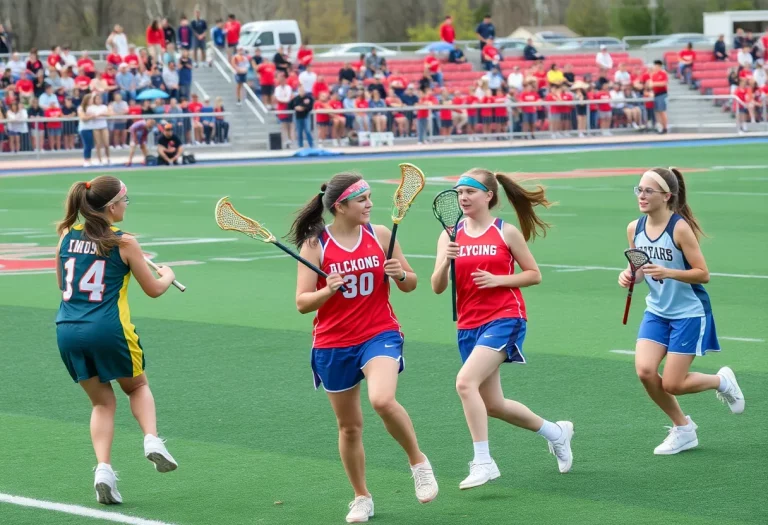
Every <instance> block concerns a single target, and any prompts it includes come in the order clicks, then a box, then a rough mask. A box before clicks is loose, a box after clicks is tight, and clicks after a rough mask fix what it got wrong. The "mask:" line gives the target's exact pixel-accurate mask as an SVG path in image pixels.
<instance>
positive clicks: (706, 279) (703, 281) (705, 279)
mask: <svg viewBox="0 0 768 525" xmlns="http://www.w3.org/2000/svg"><path fill="white" fill-rule="evenodd" d="M708 282H709V270H702V271H701V284H707V283H708Z"/></svg>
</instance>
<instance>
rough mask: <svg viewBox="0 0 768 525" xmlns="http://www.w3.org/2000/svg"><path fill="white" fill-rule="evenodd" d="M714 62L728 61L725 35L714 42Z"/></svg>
mask: <svg viewBox="0 0 768 525" xmlns="http://www.w3.org/2000/svg"><path fill="white" fill-rule="evenodd" d="M714 55H715V60H728V51H726V49H725V35H720V37H719V38H718V39H717V42H715V50H714Z"/></svg>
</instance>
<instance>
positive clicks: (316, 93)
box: [299, 75, 331, 99]
mask: <svg viewBox="0 0 768 525" xmlns="http://www.w3.org/2000/svg"><path fill="white" fill-rule="evenodd" d="M299 80H301V75H299ZM323 91H328V92H330V91H331V89H330V87H329V86H328V83H327V82H326V81H325V77H324V76H323V75H318V76H317V81H316V82H315V83H314V84H313V85H312V96H313V97H315V99H319V98H320V93H322V92H323Z"/></svg>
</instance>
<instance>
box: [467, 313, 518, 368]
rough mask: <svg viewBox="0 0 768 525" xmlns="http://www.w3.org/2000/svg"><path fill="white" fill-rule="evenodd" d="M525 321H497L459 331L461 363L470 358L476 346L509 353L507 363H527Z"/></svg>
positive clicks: (514, 319)
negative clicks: (524, 350)
mask: <svg viewBox="0 0 768 525" xmlns="http://www.w3.org/2000/svg"><path fill="white" fill-rule="evenodd" d="M526 324H527V323H526V322H525V319H520V318H508V319H496V320H495V321H491V322H490V323H486V324H484V325H482V326H479V327H477V328H471V329H468V330H459V334H458V335H459V354H460V355H461V362H462V363H464V362H466V361H467V359H468V358H469V355H470V354H471V353H472V350H474V349H475V347H476V346H485V347H487V348H490V349H492V350H496V351H498V352H501V351H502V350H503V351H505V352H506V353H507V358H506V359H505V360H504V362H505V363H522V364H524V363H525V356H524V355H523V341H525V330H526Z"/></svg>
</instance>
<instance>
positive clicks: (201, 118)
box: [0, 111, 233, 158]
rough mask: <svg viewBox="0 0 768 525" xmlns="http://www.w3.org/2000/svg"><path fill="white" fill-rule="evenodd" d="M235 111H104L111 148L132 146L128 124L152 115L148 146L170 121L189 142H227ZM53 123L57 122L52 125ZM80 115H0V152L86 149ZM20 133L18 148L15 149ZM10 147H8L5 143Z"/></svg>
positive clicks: (45, 152) (184, 142)
mask: <svg viewBox="0 0 768 525" xmlns="http://www.w3.org/2000/svg"><path fill="white" fill-rule="evenodd" d="M232 115H233V113H232V112H229V111H224V112H218V113H158V114H148V115H105V116H103V117H100V118H101V119H103V120H106V121H107V124H108V126H107V128H104V129H106V130H107V132H108V144H106V147H107V148H108V149H111V150H112V151H116V150H117V151H119V150H121V149H124V148H128V147H130V145H131V143H132V142H133V141H132V137H131V133H130V132H129V128H130V126H131V124H132V123H134V122H136V121H138V120H144V119H150V118H151V119H153V120H155V122H156V125H155V126H154V127H153V128H152V129H151V130H149V135H148V137H147V138H148V139H149V140H148V141H147V147H149V148H153V147H155V140H156V139H157V138H158V137H159V136H160V134H161V133H162V132H161V131H160V126H161V125H163V124H166V123H170V124H172V125H173V126H174V133H175V134H176V135H177V137H178V138H179V139H180V141H181V143H182V145H186V146H202V145H206V146H211V145H222V146H228V144H229V140H228V135H229V124H228V122H227V118H228V117H231V116H232ZM51 124H53V125H54V126H56V127H54V126H51ZM78 124H79V119H78V118H77V117H62V118H44V117H39V118H38V117H32V118H30V117H27V118H25V119H20V120H9V119H0V125H2V126H3V127H4V131H0V156H2V157H5V158H7V157H8V156H11V155H34V156H35V158H40V157H41V156H43V155H51V154H57V153H76V152H80V151H82V149H83V143H82V137H81V136H80V134H79V132H78ZM13 137H18V145H19V147H20V150H19V151H13V146H15V143H16V142H17V141H16V140H15V139H13ZM198 139H202V140H198ZM6 145H7V147H8V149H9V151H5V147H6Z"/></svg>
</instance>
